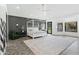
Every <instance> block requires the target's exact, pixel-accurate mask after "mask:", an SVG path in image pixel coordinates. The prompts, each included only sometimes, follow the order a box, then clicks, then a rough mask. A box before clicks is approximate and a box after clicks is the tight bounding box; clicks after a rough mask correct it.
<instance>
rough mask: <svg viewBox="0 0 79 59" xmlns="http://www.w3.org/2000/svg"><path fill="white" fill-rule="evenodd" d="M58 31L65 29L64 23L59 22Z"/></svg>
mask: <svg viewBox="0 0 79 59" xmlns="http://www.w3.org/2000/svg"><path fill="white" fill-rule="evenodd" d="M57 31H58V32H62V31H63V23H58V24H57Z"/></svg>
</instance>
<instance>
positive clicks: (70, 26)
mask: <svg viewBox="0 0 79 59" xmlns="http://www.w3.org/2000/svg"><path fill="white" fill-rule="evenodd" d="M65 32H77V21H73V22H66V23H65Z"/></svg>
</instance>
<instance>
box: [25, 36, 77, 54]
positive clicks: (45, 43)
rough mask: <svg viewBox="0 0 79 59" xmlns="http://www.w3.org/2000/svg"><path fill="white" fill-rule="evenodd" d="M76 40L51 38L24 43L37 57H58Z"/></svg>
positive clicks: (58, 37)
mask: <svg viewBox="0 0 79 59" xmlns="http://www.w3.org/2000/svg"><path fill="white" fill-rule="evenodd" d="M75 40H76V38H72V37H62V36H51V35H47V36H45V37H41V38H37V39H32V40H25V41H24V43H25V44H26V45H27V46H28V47H29V48H30V49H31V50H32V51H33V52H34V54H36V55H58V54H60V53H61V52H62V51H64V50H65V49H66V48H68V47H69V46H70V45H71V44H72V43H73V42H74V41H75Z"/></svg>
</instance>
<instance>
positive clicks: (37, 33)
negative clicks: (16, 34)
mask: <svg viewBox="0 0 79 59" xmlns="http://www.w3.org/2000/svg"><path fill="white" fill-rule="evenodd" d="M27 35H28V36H30V37H32V38H33V39H34V38H37V37H42V36H45V35H47V33H46V31H42V30H38V28H28V29H27Z"/></svg>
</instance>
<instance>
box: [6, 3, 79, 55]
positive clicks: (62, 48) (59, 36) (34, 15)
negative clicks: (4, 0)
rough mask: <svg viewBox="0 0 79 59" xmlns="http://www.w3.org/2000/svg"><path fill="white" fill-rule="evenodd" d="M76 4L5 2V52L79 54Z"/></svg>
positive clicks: (78, 21) (78, 13)
mask: <svg viewBox="0 0 79 59" xmlns="http://www.w3.org/2000/svg"><path fill="white" fill-rule="evenodd" d="M77 7H79V5H78V4H77V5H74V4H70V5H69V4H7V15H8V32H9V33H8V35H9V39H8V42H7V48H6V53H5V54H6V55H79V51H78V50H79V46H78V44H79V41H78V39H79V8H77ZM19 51H20V52H19Z"/></svg>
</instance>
